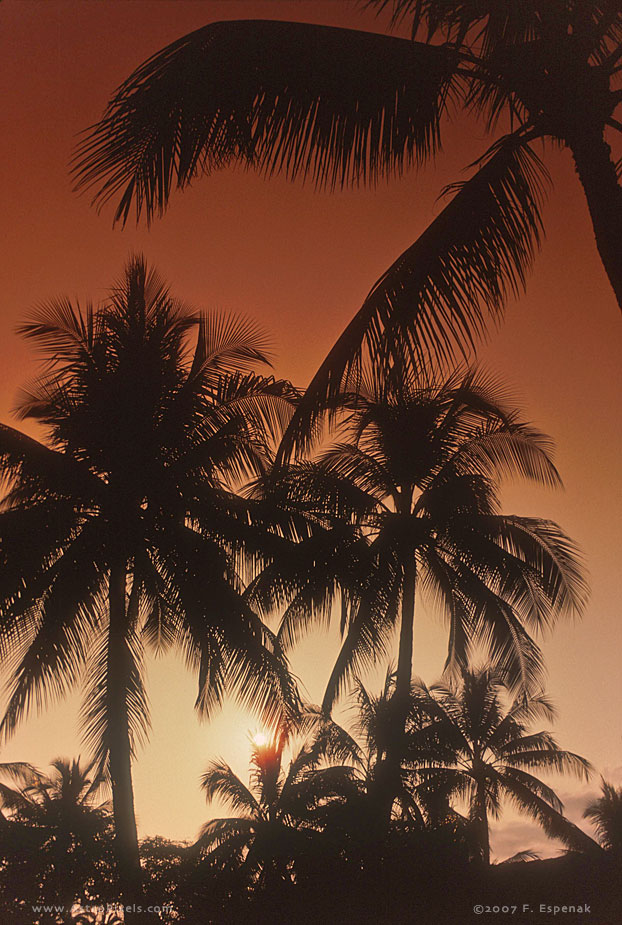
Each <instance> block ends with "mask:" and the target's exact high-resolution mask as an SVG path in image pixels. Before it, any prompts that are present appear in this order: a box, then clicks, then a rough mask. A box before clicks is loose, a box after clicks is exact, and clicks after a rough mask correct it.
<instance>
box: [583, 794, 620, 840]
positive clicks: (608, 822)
mask: <svg viewBox="0 0 622 925" xmlns="http://www.w3.org/2000/svg"><path fill="white" fill-rule="evenodd" d="M583 815H584V817H585V818H586V819H589V820H590V821H591V822H593V823H594V824H595V825H596V834H597V835H598V840H599V841H600V843H601V845H602V846H603V848H605V850H607V851H611V852H613V853H615V854H616V855H618V857H622V787H614V785H613V784H610V783H609V782H608V781H606V780H603V781H602V787H601V795H600V796H599V797H598V799H596V800H594V801H593V802H592V803H590V805H589V806H588V807H587V809H586V810H585V812H584V813H583Z"/></svg>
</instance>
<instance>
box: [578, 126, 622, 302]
mask: <svg viewBox="0 0 622 925" xmlns="http://www.w3.org/2000/svg"><path fill="white" fill-rule="evenodd" d="M568 145H569V147H570V150H571V151H572V156H573V158H574V162H575V166H576V170H577V174H578V176H579V180H580V182H581V185H582V186H583V189H584V191H585V197H586V199H587V204H588V208H589V210H590V216H591V218H592V227H593V229H594V236H595V238H596V246H597V248H598V253H599V254H600V258H601V260H602V263H603V267H604V268H605V272H606V274H607V276H608V277H609V282H610V283H611V286H612V288H613V291H614V293H615V295H616V299H617V300H618V305H619V306H620V309H622V187H621V186H620V184H619V182H618V177H617V174H616V169H615V165H614V163H613V160H612V158H611V148H610V147H609V145H608V144H607V142H606V141H605V139H604V137H603V129H602V126H599V125H597V126H594V127H593V128H590V127H588V128H587V129H586V131H584V132H582V133H581V135H580V136H579V135H577V137H575V138H572V139H569V140H568Z"/></svg>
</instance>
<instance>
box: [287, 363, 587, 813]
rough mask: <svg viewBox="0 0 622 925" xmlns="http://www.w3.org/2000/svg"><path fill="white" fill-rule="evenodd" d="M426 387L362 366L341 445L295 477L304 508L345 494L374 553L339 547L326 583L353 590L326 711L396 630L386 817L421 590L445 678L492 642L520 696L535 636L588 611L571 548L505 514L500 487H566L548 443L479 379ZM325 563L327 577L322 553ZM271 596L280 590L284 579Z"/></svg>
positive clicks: (418, 378) (420, 378) (547, 528)
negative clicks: (438, 623)
mask: <svg viewBox="0 0 622 925" xmlns="http://www.w3.org/2000/svg"><path fill="white" fill-rule="evenodd" d="M424 383H425V377H424V373H423V372H422V371H420V370H418V371H416V372H413V371H412V369H411V370H407V369H402V370H400V371H399V372H395V373H394V374H393V375H387V374H385V372H384V370H382V369H374V368H373V367H371V368H370V369H367V370H364V371H363V375H362V376H361V379H360V381H359V383H358V387H357V393H356V394H355V395H351V396H345V397H344V399H343V402H344V404H345V405H346V417H345V420H342V422H341V430H340V434H341V436H342V437H343V440H342V441H341V442H340V443H338V444H336V445H335V446H333V447H332V448H329V449H328V450H326V451H325V452H324V453H323V454H322V455H321V456H320V457H319V459H318V461H317V462H316V463H314V464H312V465H309V464H303V465H302V467H298V468H297V467H294V469H293V473H292V474H291V476H290V478H291V480H292V482H293V483H294V486H296V485H300V484H301V482H302V480H303V478H306V481H304V482H303V484H304V493H305V496H306V498H307V502H306V503H307V504H310V503H311V502H310V500H309V499H311V501H315V503H316V504H317V505H318V506H319V509H320V510H321V511H324V510H325V509H326V508H327V507H328V508H330V506H331V505H333V504H334V503H335V500H334V499H335V495H336V492H335V485H337V486H339V487H342V486H345V487H344V488H343V489H342V498H343V497H345V496H346V495H347V494H348V491H349V496H348V503H350V504H351V506H352V512H353V513H352V517H353V520H354V521H355V522H356V524H357V527H358V529H359V531H360V533H361V536H362V539H364V540H365V544H366V550H365V552H366V554H365V555H362V554H361V552H360V549H361V546H360V542H359V546H358V547H353V548H356V551H357V556H358V558H356V559H355V560H354V564H351V562H350V560H349V558H348V553H347V551H345V550H344V549H343V548H342V550H341V554H340V555H339V556H336V557H335V558H337V559H338V562H337V565H335V564H334V563H333V562H329V563H328V569H329V573H328V586H329V587H330V586H331V583H334V582H335V577H334V573H331V572H330V568H336V567H338V569H339V570H340V575H338V576H337V579H338V580H340V581H341V582H342V587H343V586H345V592H346V593H345V595H344V606H343V613H342V624H341V625H342V630H343V631H347V632H346V635H345V640H344V643H343V646H342V649H341V651H340V653H339V655H338V658H337V661H336V664H335V667H334V669H333V671H332V674H331V677H330V679H329V682H328V685H327V690H326V695H325V698H324V703H323V706H324V709H325V710H326V711H327V712H328V711H330V709H331V707H332V705H333V703H334V702H335V699H336V698H337V696H338V695H339V693H340V691H341V690H342V689H343V686H344V684H345V682H346V679H347V677H348V675H349V674H350V673H351V672H352V671H358V670H361V669H364V668H365V667H366V666H367V664H368V663H369V662H370V661H373V660H374V659H375V658H377V657H378V656H379V655H382V654H383V653H385V652H386V651H387V650H388V646H389V641H390V634H391V632H392V630H393V628H394V627H395V626H396V625H397V626H398V627H399V642H398V660H397V669H396V680H395V688H394V693H393V697H392V701H393V707H394V727H393V730H392V734H391V736H390V745H389V746H388V748H387V756H386V761H387V774H388V780H391V781H392V783H391V784H390V786H389V788H388V790H387V805H386V806H385V818H386V819H388V818H389V815H390V802H391V800H392V798H393V797H394V796H395V794H396V793H397V790H398V788H399V781H398V775H399V767H400V757H401V751H402V746H403V737H404V730H405V724H406V716H407V712H408V704H409V696H410V684H411V674H412V656H413V626H414V616H415V600H416V595H417V592H418V591H419V592H420V593H423V594H424V595H426V596H427V598H428V599H429V600H431V601H432V602H433V603H435V604H436V605H440V607H441V608H442V609H443V611H444V613H445V614H446V616H447V619H448V622H449V647H448V657H447V667H448V668H456V667H458V666H460V665H464V664H466V663H467V661H468V657H469V654H470V652H471V650H472V648H473V647H474V646H477V645H483V646H484V647H485V648H486V649H487V650H488V652H489V653H490V655H491V657H492V658H493V659H494V661H495V663H496V664H498V665H499V666H500V667H502V668H503V670H504V671H505V672H506V673H507V676H508V678H509V680H510V682H511V684H512V685H513V686H514V687H515V688H517V687H519V686H522V687H523V688H524V689H527V688H528V687H529V686H530V685H533V684H534V683H535V682H536V681H537V680H538V678H539V676H540V673H541V668H542V661H541V654H540V651H539V649H538V647H537V645H536V644H535V642H534V640H533V639H532V636H531V632H533V631H534V630H535V631H537V630H540V629H543V628H546V627H548V626H550V625H551V624H552V623H553V622H554V620H555V619H556V617H557V616H559V615H560V614H561V615H564V614H572V613H576V612H579V611H580V610H581V608H582V605H583V601H584V598H585V593H586V587H585V582H584V578H583V575H582V570H581V566H580V564H579V560H578V558H577V552H576V549H575V546H574V544H573V543H572V542H571V541H570V540H569V539H568V537H566V536H565V535H564V533H563V532H562V531H561V530H560V528H559V527H558V526H557V525H556V524H554V523H551V522H549V521H544V520H539V519H537V518H531V517H520V516H516V515H503V514H501V513H500V511H501V503H500V497H499V484H500V480H501V479H502V478H503V477H505V476H511V477H512V476H514V477H515V476H520V477H523V478H528V479H530V480H533V481H535V482H537V483H540V484H543V485H548V486H555V485H558V484H559V483H560V480H559V475H558V473H557V471H556V469H555V467H554V465H553V462H552V460H551V455H550V450H551V448H550V442H549V440H548V438H546V437H544V436H543V435H542V434H540V433H538V432H537V431H536V430H535V429H534V428H533V427H531V426H530V425H528V424H526V423H525V422H523V421H522V420H521V419H520V417H519V415H518V412H517V411H516V410H515V409H513V408H511V407H509V406H508V404H507V402H506V401H505V399H504V395H503V391H502V390H501V388H500V386H499V385H498V384H497V383H495V382H494V380H492V379H491V378H490V377H489V376H486V375H484V374H483V373H481V372H477V371H468V372H466V373H456V374H454V375H453V376H451V377H450V378H449V379H447V380H446V381H445V382H442V383H441V384H435V383H434V380H433V378H432V377H431V376H427V384H426V385H425V387H424ZM301 469H302V471H300V470H301ZM317 562H319V563H320V566H321V568H324V565H323V560H321V559H320V557H319V556H318V557H317V560H316V564H317ZM299 570H302V567H301V566H300V567H299ZM348 572H351V573H353V578H352V580H351V581H350V582H349V584H348V581H349V577H348V574H347V573H348ZM357 581H358V588H357V586H356V582H357ZM294 584H295V582H294ZM317 585H318V581H317V575H316V572H315V571H314V570H309V573H308V585H306V586H305V585H304V581H303V582H302V588H301V590H299V591H298V593H297V594H295V595H294V596H293V599H292V600H291V602H290V603H289V605H288V607H287V608H286V610H285V612H284V615H283V619H282V623H281V627H280V630H279V635H280V637H281V638H282V640H283V644H284V645H285V646H289V645H291V644H293V643H295V642H296V641H297V640H298V639H299V638H300V636H301V634H302V633H303V632H304V631H305V630H306V628H307V627H308V626H309V625H310V624H311V622H312V621H313V619H314V618H315V617H316V615H317V613H318V609H319V608H318V606H317V598H318V595H317ZM275 588H276V590H274V589H275ZM272 591H273V593H274V594H276V595H278V593H279V588H278V583H277V582H276V581H273V582H272ZM281 596H282V597H285V596H286V595H284V594H283V595H281ZM329 601H330V598H329ZM327 603H328V602H327Z"/></svg>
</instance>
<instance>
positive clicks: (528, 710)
mask: <svg viewBox="0 0 622 925" xmlns="http://www.w3.org/2000/svg"><path fill="white" fill-rule="evenodd" d="M504 687H505V685H504V683H503V681H502V680H501V678H500V675H499V674H498V673H496V672H494V671H492V670H490V669H489V668H486V669H481V670H478V671H471V670H468V669H464V670H463V671H462V673H461V677H460V681H459V682H458V683H453V684H449V685H445V684H441V683H438V684H434V685H433V686H432V687H431V688H430V689H428V688H427V687H426V686H425V685H424V684H423V682H421V681H419V682H418V684H417V685H416V688H415V690H416V695H417V699H418V705H419V709H420V711H421V714H422V715H423V717H424V718H425V719H426V720H427V722H423V723H422V724H420V725H419V727H418V728H411V729H410V730H409V751H408V761H409V764H410V767H411V768H412V769H414V771H413V774H412V783H411V786H412V789H413V792H414V793H417V791H418V790H420V791H423V792H424V793H425V792H428V791H434V790H435V789H436V787H438V786H440V787H441V788H442V789H443V791H444V792H449V793H451V794H452V795H453V796H459V797H461V798H464V799H466V800H468V803H469V817H470V820H471V823H472V826H473V833H474V837H475V842H476V854H477V856H478V857H479V858H480V859H481V860H482V861H483V862H484V863H485V864H488V863H489V862H490V837H489V823H488V820H489V817H490V816H492V817H493V818H498V816H499V814H500V812H501V801H502V799H503V798H504V797H505V798H507V799H509V800H510V801H511V802H512V803H513V805H514V806H515V807H516V808H517V809H518V810H519V811H520V812H523V813H526V814H527V815H529V816H531V818H532V819H534V820H535V821H536V822H538V823H539V824H540V825H541V826H542V827H543V828H544V830H545V831H546V833H547V834H548V835H550V836H552V837H555V838H561V839H562V840H563V841H564V842H565V843H566V844H568V845H569V846H572V847H576V848H579V849H580V850H593V848H594V842H593V841H592V839H591V838H589V836H587V835H586V834H585V833H584V832H582V831H581V830H580V829H579V828H578V827H577V826H575V825H573V824H572V823H570V822H569V821H568V820H567V819H566V818H565V817H564V816H563V815H562V811H563V805H562V803H561V801H560V800H559V798H558V797H557V796H556V794H555V793H554V791H553V790H552V789H551V788H550V787H549V786H547V785H546V784H545V783H544V782H543V781H541V780H540V778H539V777H537V776H536V775H535V774H534V773H532V772H533V771H536V772H538V771H540V770H544V771H555V772H557V773H563V774H575V775H577V776H578V777H581V778H584V779H586V780H587V778H588V777H589V774H590V772H591V770H592V768H591V765H590V763H589V762H588V761H586V759H585V758H581V757H580V756H579V755H575V754H573V753H572V752H567V751H563V750H562V749H560V748H559V746H558V745H557V742H556V741H555V739H554V738H553V736H552V735H551V734H550V733H549V732H544V731H540V732H530V731H529V726H531V725H532V723H533V722H534V721H536V720H537V719H541V718H542V719H546V720H549V721H550V720H551V719H553V717H554V715H555V714H554V710H553V708H552V706H551V703H550V701H549V700H548V699H547V698H546V697H545V696H544V694H542V693H538V694H531V695H529V694H525V693H522V694H521V695H520V696H518V697H516V698H515V699H514V700H513V701H512V702H511V703H510V704H509V706H506V705H504V702H503V694H504V692H505V691H504Z"/></svg>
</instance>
